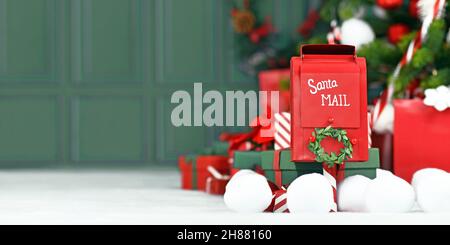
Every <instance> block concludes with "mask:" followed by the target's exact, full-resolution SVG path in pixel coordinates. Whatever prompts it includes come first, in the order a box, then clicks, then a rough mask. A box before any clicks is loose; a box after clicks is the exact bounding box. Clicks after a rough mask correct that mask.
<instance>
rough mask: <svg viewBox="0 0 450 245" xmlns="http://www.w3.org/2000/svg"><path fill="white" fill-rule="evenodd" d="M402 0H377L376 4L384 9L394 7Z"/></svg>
mask: <svg viewBox="0 0 450 245" xmlns="http://www.w3.org/2000/svg"><path fill="white" fill-rule="evenodd" d="M402 4H403V0H377V5H378V6H380V7H382V8H384V9H395V8H398V7H400V6H402Z"/></svg>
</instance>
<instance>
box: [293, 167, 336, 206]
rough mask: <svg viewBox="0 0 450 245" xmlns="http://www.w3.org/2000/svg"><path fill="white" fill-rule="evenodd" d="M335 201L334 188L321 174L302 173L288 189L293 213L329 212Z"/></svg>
mask: <svg viewBox="0 0 450 245" xmlns="http://www.w3.org/2000/svg"><path fill="white" fill-rule="evenodd" d="M333 202H334V201H333V188H332V187H331V185H330V183H329V182H328V180H327V179H326V178H325V177H324V176H323V175H321V174H306V175H302V176H300V177H298V178H297V179H295V180H294V182H292V183H291V184H290V185H289V187H288V189H287V206H288V208H289V211H290V212H291V213H306V212H309V213H328V212H329V211H330V209H331V207H332V204H333Z"/></svg>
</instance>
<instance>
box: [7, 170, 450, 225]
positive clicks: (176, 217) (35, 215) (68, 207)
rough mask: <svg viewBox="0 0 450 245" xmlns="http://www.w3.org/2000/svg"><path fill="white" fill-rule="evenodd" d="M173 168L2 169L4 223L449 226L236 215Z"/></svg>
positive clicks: (417, 217) (392, 217)
mask: <svg viewBox="0 0 450 245" xmlns="http://www.w3.org/2000/svg"><path fill="white" fill-rule="evenodd" d="M178 186H179V176H178V172H177V171H175V170H169V169H156V170H155V169H152V170H150V169H144V170H114V171H88V170H83V171H80V170H78V171H62V170H59V171H43V170H42V171H24V170H22V171H2V172H0V224H333V225H334V224H450V214H445V215H443V214H424V213H420V212H414V213H409V214H355V213H335V214H326V215H293V214H238V213H233V212H230V211H229V210H227V208H226V207H225V205H224V204H223V201H222V198H221V197H217V196H210V195H206V194H204V193H202V192H197V191H182V190H180V189H179V188H178Z"/></svg>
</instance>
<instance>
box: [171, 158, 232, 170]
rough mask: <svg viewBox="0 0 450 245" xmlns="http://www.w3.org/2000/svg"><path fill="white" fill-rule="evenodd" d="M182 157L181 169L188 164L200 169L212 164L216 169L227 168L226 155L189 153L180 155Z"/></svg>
mask: <svg viewBox="0 0 450 245" xmlns="http://www.w3.org/2000/svg"><path fill="white" fill-rule="evenodd" d="M182 158H184V159H183V160H184V161H181V162H182V163H183V164H180V168H182V169H183V168H184V167H186V166H189V165H192V168H193V169H197V170H202V171H206V169H207V167H208V166H212V167H214V168H216V169H217V170H226V169H229V164H228V157H226V156H220V155H198V154H189V155H185V156H181V157H180V159H182Z"/></svg>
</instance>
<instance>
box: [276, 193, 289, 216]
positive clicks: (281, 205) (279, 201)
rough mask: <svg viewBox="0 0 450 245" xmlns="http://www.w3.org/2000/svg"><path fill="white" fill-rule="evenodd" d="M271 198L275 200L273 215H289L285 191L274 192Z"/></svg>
mask: <svg viewBox="0 0 450 245" xmlns="http://www.w3.org/2000/svg"><path fill="white" fill-rule="evenodd" d="M273 198H274V199H275V202H274V207H273V212H274V213H289V210H288V207H287V194H286V190H285V189H281V190H278V191H275V193H274V197H273Z"/></svg>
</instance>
